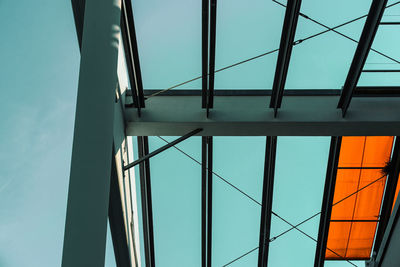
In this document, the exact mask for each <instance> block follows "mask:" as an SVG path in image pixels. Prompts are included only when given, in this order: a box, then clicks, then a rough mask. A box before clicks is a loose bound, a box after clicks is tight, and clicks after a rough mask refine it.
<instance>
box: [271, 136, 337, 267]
mask: <svg viewBox="0 0 400 267" xmlns="http://www.w3.org/2000/svg"><path fill="white" fill-rule="evenodd" d="M330 139H331V138H330V137H278V142H277V154H276V166H275V179H274V193H273V194H274V196H273V203H272V210H273V212H275V213H276V214H277V215H279V216H280V217H281V218H279V217H277V216H276V215H273V216H272V221H271V238H272V239H274V237H277V236H278V235H280V234H281V233H283V232H284V231H286V230H288V229H290V228H291V226H290V225H289V223H291V224H293V225H296V224H298V223H300V222H301V221H303V220H305V219H307V218H309V217H311V216H312V215H314V214H316V213H318V212H320V211H321V203H322V198H323V191H324V185H325V177H326V167H327V161H328V154H329V146H330ZM283 220H286V221H287V222H285V221H283ZM318 227H319V216H316V217H315V218H314V219H312V220H310V221H308V222H307V223H304V224H302V225H301V226H299V229H300V230H302V231H303V232H304V233H306V234H307V235H309V236H310V237H311V238H314V240H312V239H311V238H309V237H307V236H306V235H304V234H303V233H301V232H300V231H298V230H296V229H293V230H291V231H289V232H287V233H286V234H284V235H282V236H280V237H277V238H276V239H275V240H273V241H272V242H271V243H270V248H269V258H268V264H269V266H282V267H290V266H313V264H314V257H315V249H316V240H317V239H318ZM288 253H289V254H290V256H288Z"/></svg>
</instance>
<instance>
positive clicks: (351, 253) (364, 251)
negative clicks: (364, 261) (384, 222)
mask: <svg viewBox="0 0 400 267" xmlns="http://www.w3.org/2000/svg"><path fill="white" fill-rule="evenodd" d="M376 225H377V223H376V222H353V223H352V225H351V230H350V238H349V244H348V247H347V251H346V257H347V258H369V257H370V254H371V249H372V245H373V242H374V237H375V230H376Z"/></svg>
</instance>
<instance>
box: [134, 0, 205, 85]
mask: <svg viewBox="0 0 400 267" xmlns="http://www.w3.org/2000/svg"><path fill="white" fill-rule="evenodd" d="M132 5H133V13H134V18H135V27H136V34H137V41H138V49H139V57H140V63H141V70H142V76H143V87H144V88H145V89H165V88H168V87H171V86H173V85H176V84H179V83H181V82H184V81H187V80H190V79H192V78H194V77H197V76H199V75H201V1H197V0H169V1H164V0H150V1H148V0H136V1H132ZM184 88H185V89H188V88H201V83H200V80H198V81H196V82H192V83H189V84H187V85H185V87H184ZM177 89H178V88H177Z"/></svg>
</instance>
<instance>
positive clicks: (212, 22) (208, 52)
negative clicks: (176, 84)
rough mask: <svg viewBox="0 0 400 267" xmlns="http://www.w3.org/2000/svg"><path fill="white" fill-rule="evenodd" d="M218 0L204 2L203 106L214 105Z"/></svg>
mask: <svg viewBox="0 0 400 267" xmlns="http://www.w3.org/2000/svg"><path fill="white" fill-rule="evenodd" d="M216 25H217V0H203V2H202V108H206V109H207V117H208V116H209V113H210V109H211V108H213V107H214V84H215V82H214V81H215V46H216V32H217V29H216V28H217V26H216Z"/></svg>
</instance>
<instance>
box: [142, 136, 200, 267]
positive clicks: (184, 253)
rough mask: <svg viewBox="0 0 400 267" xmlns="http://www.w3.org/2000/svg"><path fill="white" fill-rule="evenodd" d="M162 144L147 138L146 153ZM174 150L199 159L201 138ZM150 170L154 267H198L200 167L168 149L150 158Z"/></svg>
mask: <svg viewBox="0 0 400 267" xmlns="http://www.w3.org/2000/svg"><path fill="white" fill-rule="evenodd" d="M166 139H167V140H174V139H175V138H174V137H168V138H166ZM165 144H166V143H165V142H164V141H163V140H161V139H160V138H158V137H149V151H154V150H155V149H157V148H159V147H161V146H163V145H165ZM177 147H179V148H181V149H182V150H183V151H185V152H186V153H188V154H189V155H192V156H193V157H194V158H196V159H200V158H201V151H200V149H201V138H200V137H191V138H189V139H187V140H185V141H184V142H182V143H180V144H179V145H178V146H177ZM150 169H151V186H152V188H151V190H152V201H153V224H154V250H155V260H156V265H159V266H200V264H201V263H200V255H201V248H200V245H201V231H200V229H201V217H200V216H201V202H200V201H201V199H200V198H201V166H200V165H199V164H197V163H196V162H194V161H193V160H192V159H190V158H188V157H187V156H185V155H184V154H183V153H181V152H180V151H178V150H177V149H175V148H170V149H168V150H166V151H164V152H162V153H160V154H159V155H157V156H155V157H153V158H151V160H150Z"/></svg>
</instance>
